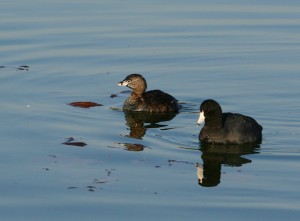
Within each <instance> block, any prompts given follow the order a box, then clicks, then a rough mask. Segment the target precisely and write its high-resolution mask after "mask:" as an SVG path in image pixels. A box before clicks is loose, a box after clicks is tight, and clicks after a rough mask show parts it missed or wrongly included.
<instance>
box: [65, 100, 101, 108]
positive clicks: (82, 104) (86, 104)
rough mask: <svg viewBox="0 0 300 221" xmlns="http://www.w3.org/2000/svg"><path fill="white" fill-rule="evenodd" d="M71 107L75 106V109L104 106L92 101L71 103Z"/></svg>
mask: <svg viewBox="0 0 300 221" xmlns="http://www.w3.org/2000/svg"><path fill="white" fill-rule="evenodd" d="M69 105H70V106H73V107H81V108H90V107H97V106H103V104H98V103H95V102H90V101H79V102H72V103H69Z"/></svg>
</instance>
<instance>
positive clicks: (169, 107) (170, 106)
mask: <svg viewBox="0 0 300 221" xmlns="http://www.w3.org/2000/svg"><path fill="white" fill-rule="evenodd" d="M118 85H119V86H127V87H129V88H130V89H132V93H131V95H130V96H129V97H128V98H127V100H126V101H125V103H124V105H123V109H124V110H129V111H145V112H156V113H158V112H178V110H179V109H180V105H179V104H178V102H177V100H176V99H175V98H174V97H172V96H171V95H169V94H167V93H164V92H162V91H160V90H151V91H146V89H147V83H146V80H145V78H144V77H143V76H142V75H140V74H130V75H128V76H127V77H126V78H125V79H124V80H123V81H121V82H119V83H118Z"/></svg>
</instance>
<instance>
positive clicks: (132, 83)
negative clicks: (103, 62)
mask: <svg viewBox="0 0 300 221" xmlns="http://www.w3.org/2000/svg"><path fill="white" fill-rule="evenodd" d="M118 85H119V86H127V87H129V88H131V89H132V90H133V91H135V92H140V93H143V92H145V91H146V88H147V83H146V80H145V78H144V77H143V76H142V75H140V74H130V75H128V76H127V77H126V78H125V79H124V80H123V81H121V82H119V83H118Z"/></svg>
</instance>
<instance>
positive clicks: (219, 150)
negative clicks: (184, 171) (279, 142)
mask: <svg viewBox="0 0 300 221" xmlns="http://www.w3.org/2000/svg"><path fill="white" fill-rule="evenodd" d="M258 148H260V146H259V145H258V144H247V145H246V144H244V145H215V146H213V145H206V144H201V146H200V150H201V152H202V156H201V158H202V161H203V165H200V164H198V165H197V176H198V184H199V185H201V186H204V187H214V186H217V185H218V184H219V183H220V182H221V169H222V164H223V165H227V166H231V167H241V166H242V165H243V164H246V163H251V160H249V159H247V158H245V157H244V155H249V154H256V153H258V152H257V149H258Z"/></svg>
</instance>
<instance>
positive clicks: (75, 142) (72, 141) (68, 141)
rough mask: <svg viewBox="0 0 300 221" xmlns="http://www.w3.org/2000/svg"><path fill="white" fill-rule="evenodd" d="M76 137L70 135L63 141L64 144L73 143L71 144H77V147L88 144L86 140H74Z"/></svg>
mask: <svg viewBox="0 0 300 221" xmlns="http://www.w3.org/2000/svg"><path fill="white" fill-rule="evenodd" d="M74 140H75V139H74V138H73V137H69V138H67V139H66V141H65V142H63V143H62V144H64V145H71V146H76V147H84V146H86V145H87V144H86V143H84V142H78V141H74Z"/></svg>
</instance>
